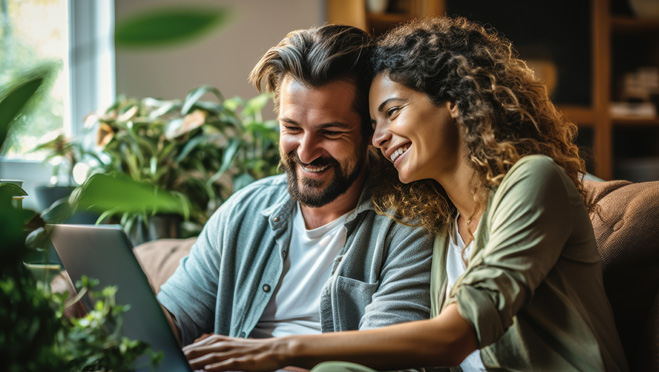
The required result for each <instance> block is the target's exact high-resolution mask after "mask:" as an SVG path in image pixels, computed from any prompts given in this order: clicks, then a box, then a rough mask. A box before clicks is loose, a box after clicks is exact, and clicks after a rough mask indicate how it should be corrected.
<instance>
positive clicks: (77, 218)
mask: <svg viewBox="0 0 659 372" xmlns="http://www.w3.org/2000/svg"><path fill="white" fill-rule="evenodd" d="M75 189H76V188H75V186H37V187H36V188H35V189H34V194H35V195H36V197H37V205H38V207H39V210H40V211H42V212H43V211H44V210H46V209H48V208H50V206H51V205H53V203H55V202H56V201H58V200H60V199H62V198H68V197H69V196H70V195H71V193H72V192H73V190H75ZM98 217H99V214H97V213H91V212H85V211H79V212H76V213H75V214H74V215H73V216H71V217H69V218H68V219H67V220H66V221H65V222H64V223H70V224H83V225H89V224H95V223H96V220H97V219H98Z"/></svg>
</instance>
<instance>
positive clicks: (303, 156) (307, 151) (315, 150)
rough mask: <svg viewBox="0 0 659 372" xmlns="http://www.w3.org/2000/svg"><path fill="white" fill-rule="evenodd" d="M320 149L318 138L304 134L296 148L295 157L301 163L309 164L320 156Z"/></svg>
mask: <svg viewBox="0 0 659 372" xmlns="http://www.w3.org/2000/svg"><path fill="white" fill-rule="evenodd" d="M321 152H322V149H321V148H320V146H319V141H318V138H316V137H315V136H314V135H312V134H310V133H305V134H304V136H303V137H302V139H301V140H300V144H299V146H298V148H297V156H298V158H299V159H300V161H301V162H303V163H305V164H310V163H311V162H312V161H314V160H316V159H318V158H319V157H320V156H321Z"/></svg>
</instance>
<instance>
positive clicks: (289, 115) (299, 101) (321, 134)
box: [279, 76, 368, 207]
mask: <svg viewBox="0 0 659 372" xmlns="http://www.w3.org/2000/svg"><path fill="white" fill-rule="evenodd" d="M354 98H355V85H354V83H352V82H349V81H342V80H341V81H333V82H330V83H328V84H325V85H324V86H322V87H307V86H305V85H304V84H302V83H300V82H298V81H296V80H295V79H293V78H291V77H290V76H287V77H285V78H284V80H283V81H282V85H281V89H280V94H279V102H280V103H279V124H280V127H281V136H280V143H279V152H280V155H281V159H282V160H281V165H282V168H283V169H284V170H285V171H286V175H287V177H288V191H289V192H290V194H291V196H292V197H293V198H294V199H296V200H298V201H299V202H300V203H302V204H304V205H307V206H310V207H321V206H323V205H326V204H328V203H330V202H332V201H334V200H336V199H337V198H338V197H339V196H341V195H342V194H344V193H345V192H346V191H347V190H348V188H349V187H350V186H351V185H352V184H353V183H354V182H355V180H356V179H357V178H358V177H359V176H360V175H361V174H362V173H363V172H364V171H365V166H364V165H365V163H366V157H367V151H366V150H367V145H368V139H365V138H363V136H362V133H361V118H360V116H359V114H358V113H357V112H356V111H355V110H354V109H353V107H352V106H353V102H354Z"/></svg>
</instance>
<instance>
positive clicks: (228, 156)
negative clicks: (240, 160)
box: [208, 138, 242, 183]
mask: <svg viewBox="0 0 659 372" xmlns="http://www.w3.org/2000/svg"><path fill="white" fill-rule="evenodd" d="M241 145H242V141H241V140H240V139H239V138H232V139H231V141H230V142H229V146H227V149H226V151H225V152H224V155H223V156H222V166H221V167H220V170H219V171H217V173H215V174H214V175H213V177H211V178H210V179H209V180H208V183H213V182H215V181H216V180H217V179H219V178H220V177H222V175H223V174H224V172H226V171H227V169H229V167H230V166H231V163H233V159H234V158H235V157H236V155H237V154H238V151H239V150H240V147H241Z"/></svg>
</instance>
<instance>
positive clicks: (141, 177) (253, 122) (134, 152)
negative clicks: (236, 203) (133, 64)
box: [91, 86, 279, 244]
mask: <svg viewBox="0 0 659 372" xmlns="http://www.w3.org/2000/svg"><path fill="white" fill-rule="evenodd" d="M206 94H211V95H212V96H214V98H215V101H201V100H200V99H201V98H202V97H203V96H204V95H206ZM269 101H270V96H268V95H259V96H257V97H255V98H253V99H250V100H248V101H245V100H243V99H241V98H238V97H235V98H231V99H227V100H225V99H224V97H223V96H222V94H221V93H220V91H219V90H218V89H216V88H213V87H210V86H201V87H199V88H196V89H193V90H192V91H191V92H190V93H189V94H188V95H187V97H186V98H185V99H184V100H157V99H154V98H144V99H134V98H126V97H119V98H118V99H117V101H116V102H115V103H114V104H113V105H112V106H111V107H110V108H108V109H107V110H104V111H102V112H101V113H100V114H94V115H92V116H91V120H92V121H94V122H95V125H96V128H97V129H96V133H97V136H96V144H97V146H98V148H99V156H98V157H99V160H100V161H99V165H98V166H95V167H92V169H91V173H92V174H93V173H103V174H122V175H125V176H126V177H129V178H130V179H132V180H135V181H139V182H147V183H150V184H152V185H155V186H157V187H159V188H161V189H163V190H168V191H170V192H173V193H175V194H177V195H178V196H179V197H180V198H181V199H184V200H186V201H187V202H188V203H189V205H190V218H189V221H188V222H187V223H186V225H185V231H184V233H183V236H191V235H194V234H197V233H198V232H199V231H200V230H201V227H202V226H203V225H204V224H205V223H206V221H207V220H208V218H209V217H210V215H211V214H212V213H213V212H214V211H215V209H217V208H218V207H219V206H220V205H221V204H222V202H224V200H226V198H227V197H228V196H229V195H231V193H232V192H234V191H236V190H238V189H240V188H242V187H244V186H245V185H247V184H249V183H251V182H253V181H254V180H256V179H259V178H262V177H265V176H269V175H273V174H275V173H276V172H277V165H278V162H279V155H278V147H277V140H278V137H279V129H278V125H277V122H276V121H274V120H264V119H263V117H262V115H261V112H262V110H263V108H264V107H265V105H266V104H267V103H268V102H269ZM111 216H117V217H119V218H120V222H121V224H122V225H123V226H124V228H125V229H126V230H127V231H129V232H130V233H131V235H132V238H133V243H134V244H138V243H140V242H142V241H146V240H152V239H156V238H161V237H180V235H179V236H172V234H170V235H169V236H162V235H161V236H157V235H155V236H154V235H153V234H149V232H151V233H153V232H154V230H158V224H157V223H156V221H159V222H160V223H161V224H160V230H165V231H169V232H172V231H176V230H177V229H176V228H172V227H171V226H180V225H181V223H180V222H181V220H182V218H181V217H180V216H176V215H174V216H172V215H164V214H162V213H156V214H148V213H144V212H143V211H125V210H121V209H118V208H112V209H110V210H107V211H105V213H104V214H103V215H102V218H108V217H111ZM163 221H167V222H164V223H163ZM173 235H176V234H173Z"/></svg>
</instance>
